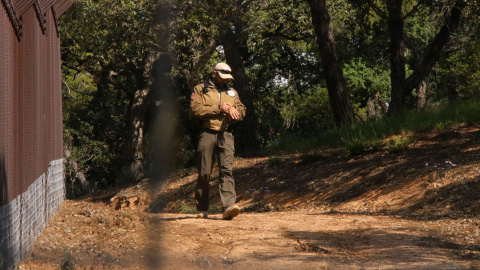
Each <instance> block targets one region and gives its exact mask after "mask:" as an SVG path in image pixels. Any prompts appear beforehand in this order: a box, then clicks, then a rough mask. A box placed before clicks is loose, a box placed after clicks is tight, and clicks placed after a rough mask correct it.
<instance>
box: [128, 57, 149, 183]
mask: <svg viewBox="0 0 480 270" xmlns="http://www.w3.org/2000/svg"><path fill="white" fill-rule="evenodd" d="M147 61H148V62H147V63H146V65H145V70H144V72H143V76H141V77H142V78H144V79H145V80H146V81H147V82H146V85H145V87H144V88H143V89H140V90H137V91H136V92H135V95H134V97H133V100H132V105H131V108H130V122H129V125H128V129H129V130H130V134H131V135H130V139H129V140H128V141H126V142H125V150H124V157H125V164H126V165H127V166H129V170H130V172H131V173H132V175H133V177H134V179H135V180H140V179H142V178H143V177H144V176H145V167H144V161H145V157H144V155H143V142H144V141H143V139H144V137H143V136H144V131H145V130H144V129H145V113H146V111H147V107H148V104H149V103H150V100H151V96H152V91H151V89H150V88H151V86H152V74H151V73H152V67H153V64H154V61H155V57H154V56H150V57H149V59H148V60H147Z"/></svg>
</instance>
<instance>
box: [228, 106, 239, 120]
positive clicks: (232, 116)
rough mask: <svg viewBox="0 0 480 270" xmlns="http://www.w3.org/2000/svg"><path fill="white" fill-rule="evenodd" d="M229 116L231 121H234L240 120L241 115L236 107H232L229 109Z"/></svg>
mask: <svg viewBox="0 0 480 270" xmlns="http://www.w3.org/2000/svg"><path fill="white" fill-rule="evenodd" d="M228 116H230V119H233V120H238V119H240V113H239V112H238V111H237V109H235V108H234V107H230V108H229V109H228Z"/></svg>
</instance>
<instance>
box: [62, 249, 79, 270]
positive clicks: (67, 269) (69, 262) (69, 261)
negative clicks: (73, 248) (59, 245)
mask: <svg viewBox="0 0 480 270" xmlns="http://www.w3.org/2000/svg"><path fill="white" fill-rule="evenodd" d="M60 269H61V270H75V269H77V267H76V265H75V258H74V257H73V256H72V254H71V253H70V252H65V255H64V256H63V258H62V262H61V264H60Z"/></svg>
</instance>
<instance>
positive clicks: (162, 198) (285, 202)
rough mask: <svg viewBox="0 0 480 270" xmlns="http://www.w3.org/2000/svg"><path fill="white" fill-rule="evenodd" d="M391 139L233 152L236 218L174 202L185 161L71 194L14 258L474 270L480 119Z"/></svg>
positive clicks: (31, 262)
mask: <svg viewBox="0 0 480 270" xmlns="http://www.w3.org/2000/svg"><path fill="white" fill-rule="evenodd" d="M394 139H395V138H392V140H394ZM387 150H388V149H385V148H383V149H377V150H372V151H370V152H368V153H364V154H363V155H359V156H355V157H351V158H346V157H344V150H343V149H332V148H328V149H321V150H317V151H316V153H317V154H316V155H314V156H316V157H317V158H318V160H316V161H314V162H305V161H304V159H305V157H302V156H301V155H300V154H284V155H281V156H276V161H277V162H272V160H273V157H272V156H260V155H257V156H252V157H243V158H236V160H235V171H234V175H235V179H236V183H237V198H238V200H237V201H238V205H239V206H240V207H241V208H242V212H241V214H240V215H239V216H238V217H236V218H235V219H233V220H232V221H224V220H221V215H220V212H218V211H217V212H216V213H211V214H210V215H209V218H208V219H197V218H196V215H195V214H193V213H191V214H188V213H178V212H179V211H180V210H182V209H183V211H184V212H185V211H187V210H188V209H191V206H192V205H193V192H194V187H195V180H196V170H193V169H192V170H191V171H188V172H183V173H176V174H174V175H171V176H170V177H168V179H166V180H165V181H163V183H161V184H160V185H153V184H154V183H151V182H152V181H149V180H144V181H142V182H141V183H136V184H135V185H131V186H128V187H123V188H117V189H112V190H107V191H102V192H100V193H96V194H91V195H89V196H88V197H85V198H81V199H77V200H67V201H66V203H65V204H64V205H63V207H62V208H61V209H60V210H59V212H58V213H57V214H56V215H55V217H54V218H53V219H52V220H51V221H50V223H49V225H48V226H47V227H46V228H45V230H44V232H43V234H42V235H41V236H39V237H38V238H37V240H36V244H35V247H34V248H33V250H32V252H31V253H30V255H29V256H28V258H26V260H25V261H24V263H23V264H22V265H21V266H20V267H19V268H20V269H242V270H243V269H412V270H413V269H480V215H479V214H480V194H479V190H480V128H479V126H478V125H475V124H471V125H465V126H459V127H455V128H452V129H449V130H445V131H444V132H441V133H438V134H425V135H420V136H416V137H415V138H413V142H412V143H411V144H410V145H409V146H408V149H407V150H405V151H402V152H400V153H390V152H389V151H387ZM278 158H281V162H278V160H279V159H278ZM212 186H213V188H212V194H211V202H212V204H213V205H214V206H217V208H218V209H220V200H219V197H218V191H217V182H213V183H212Z"/></svg>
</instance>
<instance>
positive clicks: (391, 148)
mask: <svg viewBox="0 0 480 270" xmlns="http://www.w3.org/2000/svg"><path fill="white" fill-rule="evenodd" d="M410 143H412V140H411V139H410V138H408V137H398V138H394V139H392V140H389V141H388V142H387V150H388V152H389V153H392V154H395V153H400V152H403V151H405V150H407V149H408V145H409V144H410Z"/></svg>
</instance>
